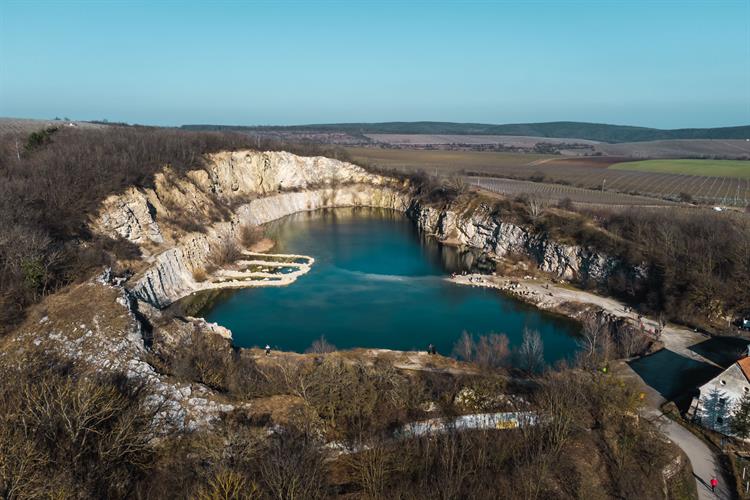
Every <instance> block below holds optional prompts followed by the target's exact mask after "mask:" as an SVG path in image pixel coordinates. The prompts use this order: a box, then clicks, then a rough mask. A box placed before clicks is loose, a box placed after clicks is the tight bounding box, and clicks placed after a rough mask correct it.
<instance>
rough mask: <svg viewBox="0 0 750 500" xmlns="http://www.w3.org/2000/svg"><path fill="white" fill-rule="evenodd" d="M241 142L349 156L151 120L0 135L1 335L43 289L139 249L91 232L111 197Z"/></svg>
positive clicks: (46, 290)
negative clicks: (151, 124)
mask: <svg viewBox="0 0 750 500" xmlns="http://www.w3.org/2000/svg"><path fill="white" fill-rule="evenodd" d="M242 148H249V149H260V150H275V151H278V150H285V151H291V152H293V153H297V154H300V155H306V156H310V155H325V156H333V157H342V156H341V155H342V153H341V152H340V151H338V150H333V149H330V148H329V149H326V148H322V147H320V146H315V145H309V144H308V145H306V144H297V145H295V144H284V143H278V142H273V141H268V140H260V139H257V138H251V137H249V136H247V135H243V134H232V133H218V132H202V133H201V132H186V131H181V130H175V129H160V128H147V127H109V128H105V129H100V130H99V129H98V130H92V129H87V130H80V129H73V128H67V127H62V128H60V129H55V128H49V129H45V130H40V131H38V132H35V133H33V134H31V135H30V136H28V137H18V136H11V135H6V136H3V137H0V227H2V228H3V231H2V232H1V233H0V332H2V331H3V330H4V329H6V328H8V327H10V326H12V325H13V324H15V323H17V322H18V320H19V319H20V318H21V317H22V315H23V311H24V309H25V308H26V307H27V306H28V305H29V304H32V303H34V302H36V301H38V300H39V299H40V298H41V297H43V296H44V295H46V294H49V293H52V292H54V291H55V290H57V289H59V288H60V287H61V286H65V285H66V284H68V283H71V282H73V281H75V280H79V279H81V278H83V277H86V276H88V275H89V274H90V273H91V272H92V270H94V269H97V268H100V267H101V266H102V265H103V264H106V263H109V262H110V261H111V260H112V258H113V256H115V257H123V256H127V255H131V256H132V255H133V252H135V251H137V250H136V249H135V248H134V247H133V246H132V245H129V244H127V242H124V241H113V240H110V239H107V238H103V237H101V236H96V235H93V234H91V233H90V232H89V231H88V230H87V227H86V222H87V217H88V216H89V215H90V214H92V213H93V212H94V211H95V210H96V209H97V207H98V206H99V204H100V203H101V202H102V201H103V199H104V198H106V197H107V196H109V195H111V194H114V193H119V192H122V191H123V190H124V189H125V188H126V187H128V186H141V187H149V186H151V185H152V183H153V179H154V174H155V173H156V172H158V171H159V170H161V169H162V168H163V167H164V166H166V165H170V166H171V167H172V168H173V169H174V170H176V171H177V172H178V173H179V172H185V171H187V170H190V169H195V168H201V167H203V155H205V154H206V153H212V152H217V151H224V150H235V149H242Z"/></svg>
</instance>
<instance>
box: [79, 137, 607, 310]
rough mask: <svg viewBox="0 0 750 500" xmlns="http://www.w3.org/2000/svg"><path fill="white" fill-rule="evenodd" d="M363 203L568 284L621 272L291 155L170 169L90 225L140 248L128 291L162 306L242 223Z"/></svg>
mask: <svg viewBox="0 0 750 500" xmlns="http://www.w3.org/2000/svg"><path fill="white" fill-rule="evenodd" d="M358 206H362V207H376V208H387V209H392V210H397V211H401V212H405V213H406V214H407V215H408V216H409V217H410V218H412V219H413V220H414V221H415V223H416V225H417V226H418V228H419V229H420V230H421V231H423V232H425V233H427V234H430V235H433V236H435V237H437V238H438V239H439V240H440V241H443V242H446V243H449V244H457V245H466V246H469V247H473V248H476V249H480V250H482V251H484V252H486V253H488V254H490V256H492V257H496V258H503V257H508V256H524V257H527V258H530V259H532V260H533V261H535V262H536V263H537V264H538V265H539V267H540V269H541V270H542V271H545V272H548V273H550V274H552V275H554V276H556V277H560V278H564V279H569V280H586V281H589V282H592V281H593V282H595V283H601V282H603V281H604V280H607V279H608V278H609V277H610V275H611V274H612V273H613V272H614V271H615V270H616V269H618V268H619V267H620V266H621V263H620V262H619V261H618V260H617V259H613V258H610V257H608V256H606V255H603V254H601V253H598V252H595V251H592V250H589V249H586V248H582V247H580V246H576V245H569V244H565V243H561V242H557V241H555V240H553V239H551V238H549V237H548V235H546V234H544V233H538V232H535V231H534V230H533V229H531V228H529V227H527V226H526V225H524V224H522V223H520V222H518V221H515V220H508V219H506V218H504V217H502V216H499V215H498V214H496V213H494V212H493V208H492V207H491V206H490V204H489V203H481V202H480V203H478V204H477V203H470V204H466V203H465V202H463V201H462V200H460V199H458V200H457V199H454V200H452V201H445V200H443V201H441V202H439V203H434V202H426V201H424V199H423V198H422V197H421V196H420V193H419V186H417V185H415V184H414V183H413V182H412V181H410V180H409V179H401V178H397V177H389V176H384V175H378V174H374V173H371V172H368V171H367V170H365V169H363V168H361V167H358V166H356V165H353V164H350V163H346V162H341V161H338V160H332V159H328V158H323V157H313V158H310V157H299V156H295V155H292V154H289V153H284V152H280V153H277V152H255V151H238V152H225V153H218V154H215V155H212V156H210V157H209V158H208V159H207V166H206V168H205V169H202V170H195V171H191V172H189V173H188V174H187V175H184V176H176V175H175V174H173V172H171V170H170V169H169V168H168V167H167V168H166V169H165V170H164V171H163V172H162V173H160V174H158V175H157V178H156V180H155V183H154V188H149V189H140V188H135V187H133V188H130V189H129V190H128V191H127V192H125V193H123V194H121V195H118V196H113V197H110V198H109V199H107V200H106V201H105V202H104V204H103V206H102V209H101V211H100V212H99V214H98V216H97V217H96V218H95V219H94V220H93V222H92V226H93V227H94V229H95V230H96V231H100V232H102V233H104V234H107V235H109V236H120V237H122V238H124V239H127V240H129V241H130V242H132V243H133V244H135V245H138V247H139V248H140V251H141V253H142V255H143V257H142V258H141V259H139V260H136V261H132V262H129V263H128V264H129V265H130V266H131V267H132V269H134V271H135V275H134V276H133V277H132V278H131V279H130V280H128V283H127V287H128V289H129V290H130V291H131V293H132V294H133V295H134V296H135V297H136V298H137V299H139V300H142V301H144V302H147V303H149V304H151V305H153V306H156V307H164V306H167V305H169V304H170V303H172V302H174V301H175V300H177V299H179V298H181V297H183V296H185V295H188V294H190V293H191V292H193V291H195V290H198V289H200V285H199V283H197V282H196V280H195V279H194V272H195V270H197V269H201V268H203V267H205V266H206V261H207V259H208V256H209V252H210V251H211V248H212V247H213V246H215V245H217V244H219V243H220V242H221V241H222V240H224V239H237V238H238V237H239V235H238V233H239V230H240V228H242V227H243V226H244V225H248V224H249V225H260V224H265V223H267V222H270V221H272V220H275V219H279V218H281V217H284V216H287V215H290V214H293V213H296V212H301V211H308V210H317V209H322V208H334V207H358Z"/></svg>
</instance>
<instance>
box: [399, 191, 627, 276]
mask: <svg viewBox="0 0 750 500" xmlns="http://www.w3.org/2000/svg"><path fill="white" fill-rule="evenodd" d="M409 215H410V216H411V217H412V218H413V219H414V220H415V221H416V223H417V225H418V227H419V228H420V229H421V230H422V231H424V232H426V233H428V234H431V235H434V236H435V237H437V238H438V239H439V240H441V241H445V242H450V243H454V244H459V245H466V246H470V247H473V248H477V249H480V250H482V251H484V252H487V253H489V254H491V255H493V256H495V257H498V258H504V257H508V256H512V255H515V256H525V257H528V258H531V259H532V260H534V261H535V262H536V263H537V264H538V265H539V268H540V269H541V270H542V271H544V272H547V273H550V274H552V275H554V276H556V277H558V278H563V279H566V280H591V281H593V282H595V283H601V282H603V281H605V280H606V279H608V278H609V276H610V275H611V273H612V272H613V271H614V270H615V269H617V268H618V267H619V266H620V265H621V263H620V262H619V261H618V260H617V259H613V258H611V257H609V256H607V255H603V254H601V253H598V252H595V251H592V250H590V249H586V248H583V247H580V246H576V245H567V244H564V243H560V242H558V241H555V240H553V239H551V238H549V237H548V236H547V235H546V234H540V233H537V232H534V231H533V230H531V229H529V228H527V227H524V226H522V225H519V224H516V223H513V222H508V221H504V220H502V219H500V218H498V217H497V216H493V215H492V211H491V208H490V207H489V206H487V205H486V204H482V205H479V206H478V207H477V208H475V209H473V210H471V211H470V212H469V213H461V212H460V211H459V210H457V209H455V208H452V207H450V206H449V207H447V208H434V207H430V206H422V205H419V204H413V205H412V207H411V209H410V211H409Z"/></svg>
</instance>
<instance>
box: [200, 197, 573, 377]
mask: <svg viewBox="0 0 750 500" xmlns="http://www.w3.org/2000/svg"><path fill="white" fill-rule="evenodd" d="M265 230H266V235H267V236H268V237H270V238H272V239H273V240H275V241H276V246H275V247H274V248H273V252H274V253H289V254H302V255H309V256H311V257H313V258H314V259H315V263H314V264H313V266H312V269H311V270H310V272H309V273H307V274H305V275H303V276H301V277H300V278H299V279H298V280H297V281H296V282H294V283H292V284H291V285H289V286H283V287H258V288H247V289H240V290H231V291H222V292H220V293H215V294H214V295H213V296H211V297H210V300H209V305H207V306H205V307H203V309H202V310H201V311H199V312H198V315H201V316H204V317H205V318H206V320H208V321H212V322H216V323H219V324H220V325H222V326H225V327H227V328H229V329H231V330H232V334H233V337H234V344H235V345H237V346H240V347H253V346H264V345H266V344H270V345H271V346H272V347H273V348H274V349H279V350H288V351H298V352H302V351H304V350H305V349H307V348H308V347H309V346H310V345H311V344H312V342H313V341H314V340H316V339H318V338H320V337H321V336H325V338H326V340H327V341H328V342H330V343H332V344H334V345H335V346H336V347H338V348H339V349H347V348H354V347H374V348H386V349H399V350H425V349H426V348H427V345H428V344H430V343H432V344H434V345H435V346H436V347H437V350H438V352H439V353H441V354H446V355H448V354H450V352H451V350H452V349H453V345H454V343H455V342H456V340H457V339H458V338H459V336H460V335H461V333H462V331H464V330H466V331H468V332H470V333H472V334H474V335H482V334H488V333H504V334H506V335H507V336H508V338H509V339H510V345H511V347H512V348H513V347H518V346H519V345H520V344H521V338H522V335H523V330H524V328H525V327H528V328H530V329H534V330H538V331H539V332H540V333H541V335H542V339H543V341H544V354H545V360H546V361H547V362H548V363H554V362H555V361H558V360H561V359H571V358H572V356H573V355H574V353H575V350H576V348H577V344H576V340H575V334H576V330H577V327H576V324H575V323H573V322H571V321H569V320H567V319H565V318H562V317H558V316H553V315H549V314H546V313H543V312H541V311H539V310H537V309H535V308H533V307H530V306H528V305H525V304H523V303H521V302H518V301H516V300H514V299H511V298H509V297H506V296H504V295H502V294H501V293H499V292H497V291H496V290H492V289H485V288H474V287H467V286H462V285H457V284H454V283H451V282H450V281H448V280H447V279H446V278H447V277H449V276H450V274H451V273H454V272H459V273H460V272H462V271H469V270H475V271H476V270H478V269H481V268H482V267H487V266H490V265H491V263H488V262H482V259H480V258H478V255H477V254H475V253H471V252H469V251H466V250H459V249H456V248H451V247H446V246H443V245H440V244H438V243H437V242H435V241H434V240H433V239H430V238H428V237H424V236H422V235H420V234H419V233H418V231H417V229H416V227H415V226H414V224H413V223H412V222H411V221H410V220H409V219H408V218H407V217H406V216H405V215H403V214H401V213H397V212H393V211H388V210H377V209H361V208H360V209H333V210H320V211H314V212H305V213H299V214H295V215H292V216H289V217H285V218H283V219H280V220H278V221H275V222H272V223H270V224H268V225H266V226H265ZM491 269H492V268H491V267H490V268H489V270H491ZM196 298H198V297H196ZM203 298H204V299H205V298H206V296H205V295H204V296H203Z"/></svg>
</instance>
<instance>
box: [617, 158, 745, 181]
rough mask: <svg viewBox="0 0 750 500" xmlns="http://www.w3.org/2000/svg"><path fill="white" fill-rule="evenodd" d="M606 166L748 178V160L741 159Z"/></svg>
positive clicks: (639, 170) (630, 162)
mask: <svg viewBox="0 0 750 500" xmlns="http://www.w3.org/2000/svg"><path fill="white" fill-rule="evenodd" d="M608 168H609V169H610V170H633V171H636V172H655V173H660V174H684V175H700V176H709V177H735V178H738V179H750V161H743V160H644V161H628V162H623V163H615V164H614V165H610V166H609V167H608Z"/></svg>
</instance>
